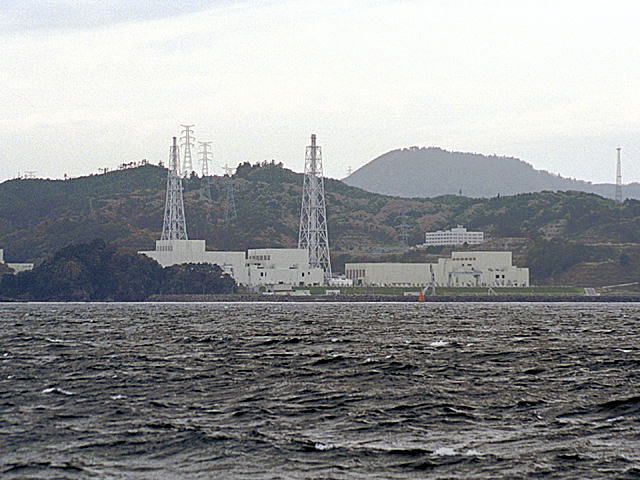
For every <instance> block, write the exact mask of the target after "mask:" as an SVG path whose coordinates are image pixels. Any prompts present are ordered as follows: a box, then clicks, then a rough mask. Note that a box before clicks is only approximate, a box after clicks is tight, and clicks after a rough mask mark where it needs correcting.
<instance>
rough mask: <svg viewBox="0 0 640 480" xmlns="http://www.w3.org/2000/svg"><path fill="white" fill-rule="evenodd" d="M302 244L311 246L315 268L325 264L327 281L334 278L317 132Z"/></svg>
mask: <svg viewBox="0 0 640 480" xmlns="http://www.w3.org/2000/svg"><path fill="white" fill-rule="evenodd" d="M298 248H304V249H306V250H308V252H309V265H310V267H311V268H322V269H323V270H324V278H325V281H328V280H329V279H331V258H330V254H329V232H328V229H327V208H326V203H325V196H324V177H323V175H322V150H321V149H320V147H319V146H317V145H316V136H315V134H313V135H311V145H310V146H308V147H307V149H306V155H305V163H304V183H303V185H302V208H301V211H300V231H299V235H298Z"/></svg>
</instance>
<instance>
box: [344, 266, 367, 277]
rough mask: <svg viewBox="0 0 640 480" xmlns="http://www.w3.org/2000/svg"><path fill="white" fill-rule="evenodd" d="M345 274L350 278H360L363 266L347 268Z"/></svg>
mask: <svg viewBox="0 0 640 480" xmlns="http://www.w3.org/2000/svg"><path fill="white" fill-rule="evenodd" d="M345 276H346V277H347V278H349V279H351V280H355V279H357V278H362V277H364V276H365V270H364V268H353V269H349V270H347V271H346V272H345Z"/></svg>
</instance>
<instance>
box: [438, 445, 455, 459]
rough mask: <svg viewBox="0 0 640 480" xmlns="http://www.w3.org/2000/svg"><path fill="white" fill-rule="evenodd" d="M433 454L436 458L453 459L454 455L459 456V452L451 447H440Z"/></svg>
mask: <svg viewBox="0 0 640 480" xmlns="http://www.w3.org/2000/svg"><path fill="white" fill-rule="evenodd" d="M433 454H434V455H435V456H436V457H451V456H453V455H458V452H457V451H456V450H454V449H453V448H451V447H440V448H438V449H437V450H436V451H435V452H433Z"/></svg>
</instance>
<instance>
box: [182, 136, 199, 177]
mask: <svg viewBox="0 0 640 480" xmlns="http://www.w3.org/2000/svg"><path fill="white" fill-rule="evenodd" d="M180 126H181V127H182V128H183V130H182V136H181V137H180V142H181V144H182V150H183V155H184V158H183V160H182V176H184V177H186V176H188V175H190V174H191V172H193V157H192V156H191V149H192V148H193V141H194V140H195V138H194V137H193V130H192V129H191V128H192V127H195V125H180ZM179 173H180V172H178V174H179Z"/></svg>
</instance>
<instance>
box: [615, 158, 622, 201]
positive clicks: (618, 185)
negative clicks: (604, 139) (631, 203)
mask: <svg viewBox="0 0 640 480" xmlns="http://www.w3.org/2000/svg"><path fill="white" fill-rule="evenodd" d="M616 150H617V151H618V162H617V163H616V202H618V203H622V161H621V160H620V150H622V148H620V147H618V148H616Z"/></svg>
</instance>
